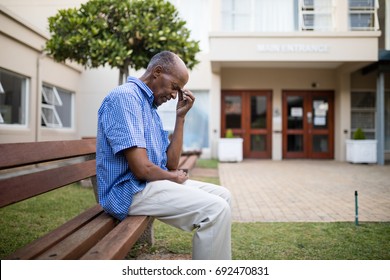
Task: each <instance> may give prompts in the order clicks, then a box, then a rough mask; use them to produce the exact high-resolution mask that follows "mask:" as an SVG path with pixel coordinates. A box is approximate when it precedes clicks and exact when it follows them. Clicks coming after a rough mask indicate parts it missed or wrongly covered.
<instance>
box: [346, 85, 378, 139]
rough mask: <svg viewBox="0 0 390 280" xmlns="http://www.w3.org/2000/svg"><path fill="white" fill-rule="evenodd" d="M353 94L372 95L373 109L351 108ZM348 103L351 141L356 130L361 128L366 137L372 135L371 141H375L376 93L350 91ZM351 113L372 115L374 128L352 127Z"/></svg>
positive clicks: (371, 90) (361, 90) (370, 90)
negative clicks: (349, 105) (349, 106)
mask: <svg viewBox="0 0 390 280" xmlns="http://www.w3.org/2000/svg"><path fill="white" fill-rule="evenodd" d="M354 93H369V94H372V95H373V97H374V98H375V100H374V105H373V107H352V98H353V94H354ZM350 102H351V129H350V131H351V135H350V136H351V139H352V138H353V134H354V132H355V131H356V130H357V129H358V128H361V129H362V130H363V132H364V133H365V134H366V135H367V134H373V135H374V137H373V139H375V138H376V126H377V123H376V91H375V90H374V89H366V90H363V89H359V90H351V101H350ZM353 113H369V114H373V120H374V127H373V128H365V127H362V126H359V125H358V126H356V127H353V124H354V121H353ZM367 139H371V138H367Z"/></svg>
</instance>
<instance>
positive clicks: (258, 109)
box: [221, 91, 272, 158]
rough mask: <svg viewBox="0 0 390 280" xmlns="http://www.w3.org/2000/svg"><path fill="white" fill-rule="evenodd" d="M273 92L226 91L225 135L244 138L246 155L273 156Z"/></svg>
mask: <svg viewBox="0 0 390 280" xmlns="http://www.w3.org/2000/svg"><path fill="white" fill-rule="evenodd" d="M271 97H272V95H271V92H270V91H223V92H222V110H221V120H222V121H221V126H222V127H221V137H226V132H227V131H231V132H232V133H233V135H234V137H241V138H243V140H244V142H243V149H244V151H243V154H244V157H245V158H271V152H272V148H271V139H272V138H271V137H272V129H271V125H272V122H271V121H272V120H271V117H272V115H271V112H272V109H271V106H272V102H271Z"/></svg>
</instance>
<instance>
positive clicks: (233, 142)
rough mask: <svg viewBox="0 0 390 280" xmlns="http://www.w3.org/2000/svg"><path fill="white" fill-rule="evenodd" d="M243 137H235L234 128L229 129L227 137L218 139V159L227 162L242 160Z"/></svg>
mask: <svg viewBox="0 0 390 280" xmlns="http://www.w3.org/2000/svg"><path fill="white" fill-rule="evenodd" d="M242 144H243V139H242V138H239V137H235V136H234V133H233V130H232V129H227V130H226V133H225V138H220V139H219V141H218V160H219V161H226V162H239V161H242V159H243V156H242V150H243V147H242Z"/></svg>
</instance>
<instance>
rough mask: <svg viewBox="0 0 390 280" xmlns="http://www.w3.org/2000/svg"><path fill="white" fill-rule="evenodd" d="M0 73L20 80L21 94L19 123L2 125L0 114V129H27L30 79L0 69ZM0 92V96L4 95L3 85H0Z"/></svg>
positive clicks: (2, 118)
mask: <svg viewBox="0 0 390 280" xmlns="http://www.w3.org/2000/svg"><path fill="white" fill-rule="evenodd" d="M0 72H3V73H6V74H8V75H11V76H15V77H16V78H18V79H21V92H20V94H21V96H20V99H21V105H20V108H21V110H22V112H21V115H20V118H21V120H20V123H4V117H3V116H2V115H1V112H0V115H1V117H0V118H1V120H2V121H0V128H11V127H12V128H27V127H28V123H29V119H30V116H29V114H30V107H29V104H30V78H29V77H27V76H24V75H21V74H18V73H16V72H13V71H10V70H7V69H4V68H0ZM0 84H1V81H0ZM1 90H2V92H1V93H0V95H3V94H5V93H6V92H5V89H4V86H3V84H1Z"/></svg>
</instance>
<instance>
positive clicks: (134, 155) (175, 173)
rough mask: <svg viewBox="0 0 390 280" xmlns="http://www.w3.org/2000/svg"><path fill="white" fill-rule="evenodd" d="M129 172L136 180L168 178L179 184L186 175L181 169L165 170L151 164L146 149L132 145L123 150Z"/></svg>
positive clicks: (150, 180)
mask: <svg viewBox="0 0 390 280" xmlns="http://www.w3.org/2000/svg"><path fill="white" fill-rule="evenodd" d="M124 154H125V157H126V159H127V162H128V163H129V168H130V170H131V172H133V174H134V175H135V176H136V177H137V179H138V180H142V181H147V182H152V181H157V180H170V181H173V182H176V183H179V184H182V183H184V182H185V181H186V180H187V179H188V176H187V174H186V173H185V172H183V171H181V170H172V171H166V170H163V169H161V168H160V167H159V166H157V165H155V164H153V163H152V162H151V161H150V160H149V159H148V156H147V153H146V149H144V148H138V147H133V148H129V149H126V150H124Z"/></svg>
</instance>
